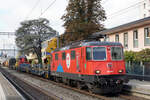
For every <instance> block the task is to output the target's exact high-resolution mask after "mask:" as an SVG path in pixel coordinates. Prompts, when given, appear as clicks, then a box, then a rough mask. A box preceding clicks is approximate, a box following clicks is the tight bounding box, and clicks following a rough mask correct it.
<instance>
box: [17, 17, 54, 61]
mask: <svg viewBox="0 0 150 100" xmlns="http://www.w3.org/2000/svg"><path fill="white" fill-rule="evenodd" d="M55 35H56V31H55V30H54V29H52V28H51V27H50V26H49V21H48V20H47V19H45V18H39V19H34V20H28V21H23V22H21V27H20V28H18V29H17V31H16V44H17V46H18V47H19V48H20V49H21V51H24V52H29V51H33V52H35V53H36V55H37V57H38V61H39V63H41V62H42V60H41V48H42V47H41V43H42V41H45V40H46V39H48V38H51V37H53V36H55Z"/></svg>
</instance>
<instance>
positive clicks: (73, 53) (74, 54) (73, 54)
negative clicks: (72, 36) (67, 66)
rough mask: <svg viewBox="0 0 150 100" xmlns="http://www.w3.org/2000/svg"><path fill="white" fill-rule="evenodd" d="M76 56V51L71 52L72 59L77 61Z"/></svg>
mask: <svg viewBox="0 0 150 100" xmlns="http://www.w3.org/2000/svg"><path fill="white" fill-rule="evenodd" d="M75 56H76V52H75V51H74V50H73V51H71V59H72V60H73V59H75Z"/></svg>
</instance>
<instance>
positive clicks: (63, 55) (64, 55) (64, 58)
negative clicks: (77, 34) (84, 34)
mask: <svg viewBox="0 0 150 100" xmlns="http://www.w3.org/2000/svg"><path fill="white" fill-rule="evenodd" d="M62 60H66V53H65V52H63V53H62Z"/></svg>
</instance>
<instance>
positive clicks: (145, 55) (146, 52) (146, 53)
mask: <svg viewBox="0 0 150 100" xmlns="http://www.w3.org/2000/svg"><path fill="white" fill-rule="evenodd" d="M124 57H125V61H127V62H128V61H131V62H132V61H136V62H139V61H143V62H149V61H150V49H143V50H142V51H139V52H133V51H125V52H124Z"/></svg>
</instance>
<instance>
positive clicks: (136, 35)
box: [133, 30, 138, 48]
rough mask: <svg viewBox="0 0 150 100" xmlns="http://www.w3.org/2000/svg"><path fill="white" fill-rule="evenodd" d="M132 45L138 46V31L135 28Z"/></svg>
mask: <svg viewBox="0 0 150 100" xmlns="http://www.w3.org/2000/svg"><path fill="white" fill-rule="evenodd" d="M133 47H134V48H137V47H138V31H137V30H135V31H133Z"/></svg>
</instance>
